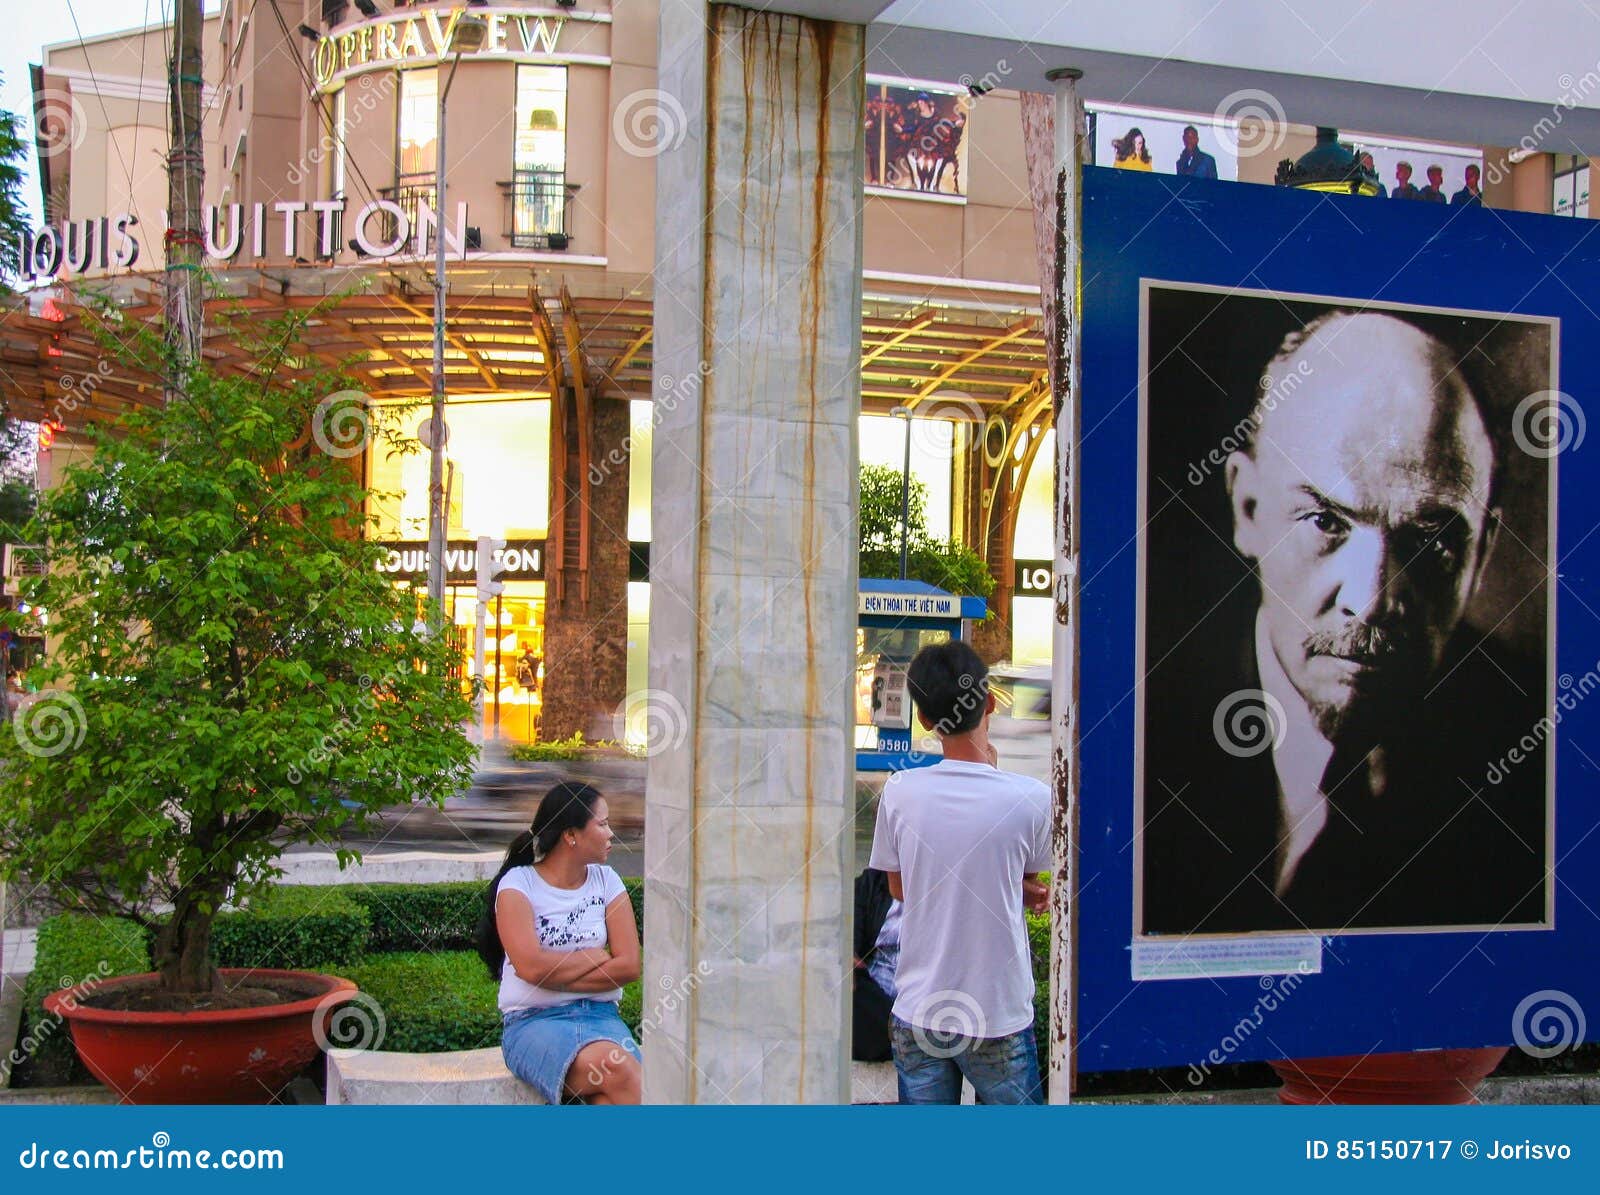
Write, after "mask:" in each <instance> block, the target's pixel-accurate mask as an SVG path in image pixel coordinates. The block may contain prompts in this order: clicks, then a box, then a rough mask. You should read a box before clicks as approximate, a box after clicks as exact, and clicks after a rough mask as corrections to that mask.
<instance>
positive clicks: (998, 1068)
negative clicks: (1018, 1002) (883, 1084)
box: [889, 1017, 1044, 1104]
mask: <svg viewBox="0 0 1600 1195" xmlns="http://www.w3.org/2000/svg"><path fill="white" fill-rule="evenodd" d="M889 1041H890V1044H891V1045H892V1046H893V1047H894V1069H895V1075H896V1076H897V1078H898V1079H899V1086H900V1102H901V1103H902V1104H959V1103H960V1102H961V1078H962V1076H963V1075H964V1076H966V1079H967V1082H969V1083H971V1084H972V1090H973V1093H974V1094H975V1095H976V1096H977V1100H978V1103H980V1104H1041V1103H1043V1102H1044V1091H1043V1089H1042V1087H1041V1085H1040V1083H1039V1054H1038V1048H1037V1047H1036V1046H1035V1044H1034V1039H1033V1026H1032V1025H1029V1026H1028V1027H1027V1028H1026V1029H1021V1030H1018V1031H1017V1032H1016V1033H1011V1034H1008V1035H1006V1036H1005V1037H966V1036H963V1035H962V1034H959V1033H941V1032H938V1031H936V1030H933V1029H922V1028H919V1027H917V1026H915V1025H908V1024H906V1022H904V1021H902V1020H901V1019H900V1018H899V1017H893V1018H891V1020H890V1023H889Z"/></svg>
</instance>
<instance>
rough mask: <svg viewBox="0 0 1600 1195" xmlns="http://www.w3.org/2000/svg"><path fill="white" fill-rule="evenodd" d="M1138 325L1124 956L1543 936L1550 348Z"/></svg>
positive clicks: (1210, 322) (1510, 341) (1321, 309)
mask: <svg viewBox="0 0 1600 1195" xmlns="http://www.w3.org/2000/svg"><path fill="white" fill-rule="evenodd" d="M1144 316H1145V327H1144V334H1145V342H1144V352H1145V370H1144V393H1143V404H1144V405H1143V408H1142V419H1141V428H1142V437H1143V443H1142V457H1141V460H1142V477H1141V485H1142V487H1143V495H1142V497H1143V511H1142V514H1141V519H1140V523H1141V526H1142V528H1143V532H1142V536H1141V538H1142V545H1141V550H1142V554H1141V584H1142V593H1141V597H1142V604H1141V618H1140V630H1139V659H1140V668H1141V670H1142V672H1141V677H1140V680H1141V686H1140V695H1139V696H1140V700H1139V703H1138V707H1139V714H1138V727H1137V731H1136V739H1137V742H1136V754H1137V769H1136V772H1137V779H1136V786H1137V792H1136V801H1137V804H1138V814H1137V820H1136V826H1138V827H1139V834H1138V838H1137V841H1136V845H1135V852H1134V853H1135V859H1136V868H1137V875H1136V883H1135V891H1136V904H1135V929H1136V932H1138V933H1139V934H1142V935H1160V934H1240V933H1253V932H1262V931H1273V932H1285V931H1312V932H1317V933H1323V934H1328V933H1341V932H1346V931H1379V930H1389V931H1421V930H1443V929H1455V928H1467V927H1486V928H1487V927H1499V928H1511V927H1519V928H1529V927H1538V926H1541V925H1545V924H1548V922H1549V908H1550V901H1551V883H1552V881H1551V879H1550V878H1549V876H1548V874H1547V870H1546V866H1547V862H1548V860H1549V858H1550V857H1551V856H1550V854H1549V842H1548V839H1549V832H1550V826H1551V825H1552V822H1551V813H1552V785H1551V779H1552V768H1551V766H1550V760H1551V756H1552V752H1553V742H1552V741H1551V736H1552V734H1553V729H1554V728H1553V725H1552V723H1551V721H1550V719H1549V717H1548V715H1549V713H1550V711H1551V702H1552V698H1553V687H1552V684H1551V676H1552V674H1551V671H1550V667H1549V663H1550V658H1551V655H1550V642H1551V636H1552V613H1551V592H1552V589H1551V585H1552V583H1551V576H1550V571H1551V570H1550V561H1551V559H1552V558H1553V556H1552V553H1553V544H1552V543H1551V511H1552V506H1551V501H1552V499H1551V495H1552V487H1553V470H1554V468H1555V466H1556V456H1557V453H1556V452H1555V451H1553V449H1552V447H1551V446H1550V445H1549V444H1548V442H1547V440H1544V439H1541V438H1540V436H1541V434H1544V433H1547V432H1548V430H1549V426H1550V420H1551V419H1552V418H1553V416H1554V415H1555V414H1557V413H1558V412H1557V411H1556V410H1555V408H1554V407H1553V406H1552V404H1555V403H1557V401H1558V400H1557V398H1556V396H1555V394H1554V393H1553V392H1554V390H1555V380H1554V378H1553V376H1552V374H1553V368H1554V366H1553V362H1554V348H1555V344H1554V342H1555V334H1556V330H1555V327H1554V325H1553V324H1552V323H1551V322H1550V321H1542V320H1538V321H1536V320H1528V319H1522V318H1517V319H1512V318H1509V317H1505V318H1502V317H1496V316H1492V315H1489V316H1486V315H1482V314H1477V313H1472V314H1466V313H1461V312H1451V311H1446V310H1435V309H1430V310H1416V309H1409V308H1408V309H1399V308H1389V307H1382V306H1375V305H1372V304H1367V303H1362V304H1354V303H1352V304H1348V305H1341V304H1339V303H1337V302H1334V301H1321V300H1309V299H1304V298H1291V297H1287V296H1277V295H1267V294H1262V293H1260V292H1255V293H1251V292H1244V293H1241V292H1237V291H1234V292H1222V291H1215V290H1208V289H1196V288H1190V287H1177V286H1170V285H1168V284H1162V283H1150V282H1147V283H1146V284H1145V311H1144ZM1541 719H1543V720H1544V721H1543V722H1542V723H1541ZM1530 734H1531V736H1532V738H1533V739H1534V740H1535V744H1536V745H1535V747H1534V749H1533V750H1531V751H1530V750H1526V749H1519V748H1518V745H1519V743H1521V744H1525V743H1526V742H1527V738H1528V736H1530Z"/></svg>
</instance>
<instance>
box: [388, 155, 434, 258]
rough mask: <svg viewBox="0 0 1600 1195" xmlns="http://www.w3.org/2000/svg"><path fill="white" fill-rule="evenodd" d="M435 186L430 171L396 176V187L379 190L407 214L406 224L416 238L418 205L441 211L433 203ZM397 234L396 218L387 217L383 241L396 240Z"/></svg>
mask: <svg viewBox="0 0 1600 1195" xmlns="http://www.w3.org/2000/svg"><path fill="white" fill-rule="evenodd" d="M433 184H434V176H433V171H431V170H430V171H428V173H426V174H397V175H395V179H394V186H392V187H381V188H379V191H378V193H379V194H380V195H382V196H383V197H384V198H385V199H390V200H393V201H394V202H395V203H397V204H399V205H400V210H401V211H403V212H404V213H405V214H406V223H407V225H408V227H409V228H410V230H411V233H410V235H412V236H415V235H416V232H417V205H418V204H419V203H424V204H426V205H427V206H428V210H429V211H433V212H437V211H438V210H439V207H438V205H437V204H436V203H434V201H433V195H434V187H433ZM395 232H396V229H395V226H394V218H393V217H392V216H386V217H385V218H384V221H383V239H384V240H385V241H392V240H394V236H395Z"/></svg>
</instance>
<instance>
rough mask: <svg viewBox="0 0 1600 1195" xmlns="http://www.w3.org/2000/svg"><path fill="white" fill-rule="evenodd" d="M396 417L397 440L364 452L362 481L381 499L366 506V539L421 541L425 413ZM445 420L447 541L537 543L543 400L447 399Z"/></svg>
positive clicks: (543, 490)
mask: <svg viewBox="0 0 1600 1195" xmlns="http://www.w3.org/2000/svg"><path fill="white" fill-rule="evenodd" d="M399 418H400V419H401V426H402V430H403V431H404V432H405V435H404V436H403V437H402V438H401V440H400V443H399V444H398V445H397V446H391V445H390V444H387V443H385V442H383V441H382V440H381V439H379V440H378V441H376V442H375V443H374V444H373V446H372V447H371V449H369V451H368V471H367V476H368V484H369V485H370V486H371V487H372V488H373V489H374V490H376V491H379V492H380V494H382V495H384V496H383V497H376V498H374V499H373V500H372V501H371V503H370V506H369V513H370V514H371V515H372V516H373V518H374V520H375V522H374V527H373V534H374V535H375V536H377V537H378V538H380V539H389V540H418V539H426V538H427V535H428V453H427V450H426V449H424V448H423V447H422V444H421V442H420V441H419V440H418V439H417V438H416V427H417V425H418V424H420V423H421V422H422V421H423V420H425V419H426V418H427V411H426V410H425V409H423V408H421V407H412V408H407V409H406V414H405V415H403V416H399ZM445 423H446V425H447V426H448V428H449V430H450V439H449V442H448V444H447V445H446V451H445V464H446V468H445V472H446V480H447V481H448V483H449V487H450V488H449V493H450V530H449V538H450V539H452V540H455V539H474V538H476V537H477V536H480V535H494V536H502V537H505V538H507V539H543V538H544V537H545V533H546V531H547V529H548V526H549V521H550V403H549V401H548V400H547V399H542V398H539V399H514V400H511V401H503V402H452V403H450V404H449V408H448V410H447V412H446V415H445ZM407 424H409V426H406V425H407Z"/></svg>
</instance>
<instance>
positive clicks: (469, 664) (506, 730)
mask: <svg viewBox="0 0 1600 1195" xmlns="http://www.w3.org/2000/svg"><path fill="white" fill-rule="evenodd" d="M445 604H446V608H447V613H448V615H449V618H450V622H451V625H452V626H453V627H454V628H455V635H454V639H455V641H456V643H457V645H458V650H459V651H460V653H461V675H462V677H463V678H466V677H470V676H471V675H472V668H473V663H474V650H475V648H474V644H475V639H474V636H475V635H476V634H477V617H478V599H477V592H476V589H475V587H474V586H472V585H469V584H462V585H452V586H450V587H449V589H448V591H447V593H446V598H445ZM545 671H546V669H545V667H544V582H543V581H508V582H506V587H505V592H504V593H502V594H501V595H500V596H499V597H497V598H494V599H493V600H492V601H491V602H490V603H489V606H488V609H486V610H485V611H484V640H483V680H484V691H483V734H484V737H485V738H486V739H490V740H496V739H498V740H504V741H507V742H514V743H531V742H533V741H534V740H535V739H536V738H537V736H538V733H539V716H540V714H541V712H542V710H543V701H542V694H543V691H544V679H545Z"/></svg>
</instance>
